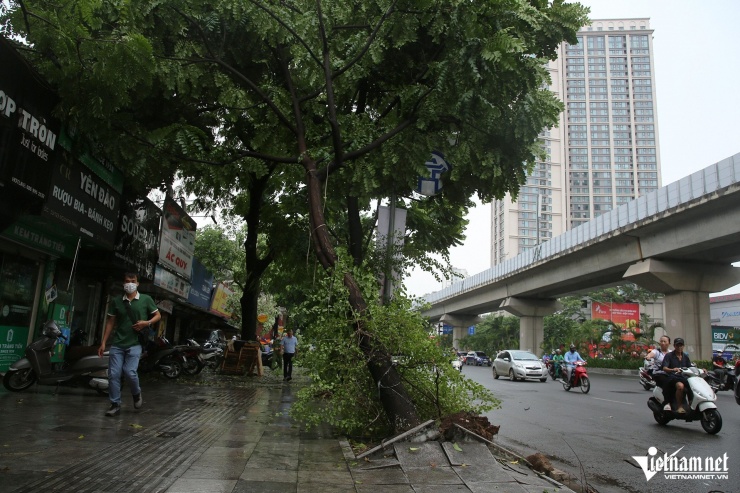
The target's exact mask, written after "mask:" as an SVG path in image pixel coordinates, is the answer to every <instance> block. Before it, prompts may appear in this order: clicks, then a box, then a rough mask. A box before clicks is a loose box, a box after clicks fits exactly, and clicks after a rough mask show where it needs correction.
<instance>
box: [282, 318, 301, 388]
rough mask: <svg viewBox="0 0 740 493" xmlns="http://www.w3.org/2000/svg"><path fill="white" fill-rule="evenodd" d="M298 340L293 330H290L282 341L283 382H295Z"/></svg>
mask: <svg viewBox="0 0 740 493" xmlns="http://www.w3.org/2000/svg"><path fill="white" fill-rule="evenodd" d="M297 346H298V339H296V337H295V336H294V335H293V329H288V330H287V332H286V333H285V335H284V336H283V338H282V340H281V341H280V349H281V351H282V353H283V381H288V382H290V381H291V380H293V357H294V356H295V355H296V351H297Z"/></svg>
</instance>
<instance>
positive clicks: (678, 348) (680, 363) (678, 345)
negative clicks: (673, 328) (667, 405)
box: [663, 337, 691, 414]
mask: <svg viewBox="0 0 740 493" xmlns="http://www.w3.org/2000/svg"><path fill="white" fill-rule="evenodd" d="M683 348H684V342H683V339H682V338H680V337H676V339H675V340H674V341H673V351H671V352H670V353H668V354H666V355H665V356H664V357H663V371H664V372H666V373H667V374H668V379H667V381H666V384H665V389H666V390H667V391H668V392H669V395H671V394H672V393H673V391H675V394H676V412H678V413H679V414H683V413H685V412H686V410H685V409H684V408H683V396H684V389H685V388H686V386H687V385H688V384H689V382H688V380H687V379H686V377H684V376H683V375H682V374H681V368H688V367H690V366H691V360H690V359H689V355H688V354H686V353H684V352H683Z"/></svg>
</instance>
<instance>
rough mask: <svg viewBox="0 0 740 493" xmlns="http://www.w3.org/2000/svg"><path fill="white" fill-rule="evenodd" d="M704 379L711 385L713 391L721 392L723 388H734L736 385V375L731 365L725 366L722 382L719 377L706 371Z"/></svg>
mask: <svg viewBox="0 0 740 493" xmlns="http://www.w3.org/2000/svg"><path fill="white" fill-rule="evenodd" d="M705 380H706V381H707V383H708V384H709V386H710V387H712V390H714V392H715V393H716V392H721V391H723V390H730V391H732V390H734V389H735V387H736V386H737V385H736V384H737V375H736V370H735V368H733V367H731V366H725V381H724V383H722V382H721V381H720V379H719V377H718V376H717V375H716V374H715V373H714V372H713V371H710V372H707V374H706V377H705Z"/></svg>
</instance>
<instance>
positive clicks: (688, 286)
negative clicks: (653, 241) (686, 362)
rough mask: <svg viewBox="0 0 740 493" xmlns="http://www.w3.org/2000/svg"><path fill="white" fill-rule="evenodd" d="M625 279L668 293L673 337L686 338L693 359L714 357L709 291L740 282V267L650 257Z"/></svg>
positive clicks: (668, 326) (668, 329) (668, 319)
mask: <svg viewBox="0 0 740 493" xmlns="http://www.w3.org/2000/svg"><path fill="white" fill-rule="evenodd" d="M624 278H625V279H626V280H628V281H630V282H634V283H635V284H637V285H638V286H641V287H643V288H645V289H647V290H650V291H652V292H653V293H663V294H665V303H664V306H665V316H664V320H665V326H666V332H667V333H668V336H670V338H671V340H673V339H675V338H676V337H681V338H683V340H684V341H685V343H686V349H685V351H686V352H687V353H689V357H691V358H692V359H695V360H710V359H712V329H711V317H710V312H709V293H718V292H720V291H724V290H725V289H727V288H730V287H732V286H735V285H737V284H740V268H737V267H732V266H731V265H727V266H725V265H717V264H697V263H683V262H666V261H662V260H656V259H647V260H643V261H641V262H638V263H636V264H634V265H631V266H630V267H629V269H627V272H626V273H625V274H624Z"/></svg>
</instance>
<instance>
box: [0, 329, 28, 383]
mask: <svg viewBox="0 0 740 493" xmlns="http://www.w3.org/2000/svg"><path fill="white" fill-rule="evenodd" d="M27 341H28V327H19V326H17V325H0V372H3V373H4V372H6V371H7V370H8V367H9V366H10V365H12V364H13V363H15V362H16V361H18V360H19V359H21V358H22V357H23V355H24V353H25V350H26V342H27Z"/></svg>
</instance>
